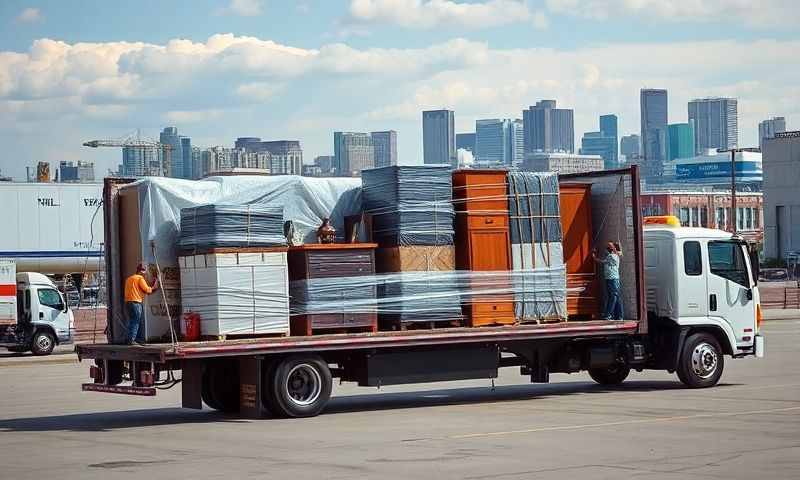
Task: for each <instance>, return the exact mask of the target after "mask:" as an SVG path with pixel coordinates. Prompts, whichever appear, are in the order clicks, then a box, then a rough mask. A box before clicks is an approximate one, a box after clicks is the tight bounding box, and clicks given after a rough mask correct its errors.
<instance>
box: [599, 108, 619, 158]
mask: <svg viewBox="0 0 800 480" xmlns="http://www.w3.org/2000/svg"><path fill="white" fill-rule="evenodd" d="M617 124H618V120H617V116H616V115H614V114H608V115H600V133H601V134H603V136H604V137H610V138H613V139H614V153H613V154H612V155H611V158H610V165H609V166H607V167H606V168H609V167H610V168H616V167H617V166H618V165H619V136H618V133H617ZM603 158H605V157H603Z"/></svg>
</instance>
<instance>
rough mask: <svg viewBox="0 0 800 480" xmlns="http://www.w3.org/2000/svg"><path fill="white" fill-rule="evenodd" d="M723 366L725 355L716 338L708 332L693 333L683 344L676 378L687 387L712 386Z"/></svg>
mask: <svg viewBox="0 0 800 480" xmlns="http://www.w3.org/2000/svg"><path fill="white" fill-rule="evenodd" d="M724 367H725V357H724V355H723V353H722V348H720V346H719V342H717V339H716V338H714V336H713V335H710V334H708V333H695V334H694V335H691V336H690V337H689V338H687V339H686V343H684V344H683V351H682V352H681V356H680V360H679V363H678V378H679V379H680V380H681V382H683V384H684V385H686V386H687V387H689V388H706V387H713V386H714V385H716V384H717V382H719V379H720V377H721V376H722V370H723V368H724Z"/></svg>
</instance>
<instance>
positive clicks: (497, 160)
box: [474, 118, 511, 165]
mask: <svg viewBox="0 0 800 480" xmlns="http://www.w3.org/2000/svg"><path fill="white" fill-rule="evenodd" d="M510 124H511V121H510V120H507V119H499V118H492V119H482V120H476V121H475V152H474V153H475V161H476V162H479V163H481V164H497V165H509V164H510V163H511V151H510V145H511V132H510V128H511V125H510Z"/></svg>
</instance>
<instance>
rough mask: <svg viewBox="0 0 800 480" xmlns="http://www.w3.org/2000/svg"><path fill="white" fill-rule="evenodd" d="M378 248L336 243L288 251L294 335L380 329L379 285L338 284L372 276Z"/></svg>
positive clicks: (368, 244)
mask: <svg viewBox="0 0 800 480" xmlns="http://www.w3.org/2000/svg"><path fill="white" fill-rule="evenodd" d="M377 246H378V245H377V244H374V243H333V244H307V245H301V246H297V247H290V248H289V282H290V283H289V292H290V296H291V301H292V302H294V305H292V312H293V313H292V316H291V334H292V335H312V334H315V333H319V332H320V331H323V332H322V333H332V331H364V332H376V331H377V330H378V316H377V313H376V309H377V300H376V286H375V284H374V283H373V282H365V283H364V284H362V283H360V282H357V281H353V280H342V281H341V282H338V281H337V278H340V277H348V278H352V277H360V276H372V275H374V274H375V248H376V247H377ZM371 301H372V302H371ZM351 302H358V304H359V305H360V306H359V307H358V308H356V309H353V308H351V307H348V303H351ZM370 305H375V307H374V308H372V307H371V306H370ZM298 310H299V312H298ZM296 312H297V313H296Z"/></svg>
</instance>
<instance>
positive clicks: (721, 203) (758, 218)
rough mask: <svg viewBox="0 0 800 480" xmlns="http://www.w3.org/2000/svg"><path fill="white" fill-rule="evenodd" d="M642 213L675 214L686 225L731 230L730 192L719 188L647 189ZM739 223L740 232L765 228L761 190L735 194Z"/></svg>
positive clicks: (643, 197) (737, 221)
mask: <svg viewBox="0 0 800 480" xmlns="http://www.w3.org/2000/svg"><path fill="white" fill-rule="evenodd" d="M641 208H642V215H644V216H653V215H674V216H676V217H678V219H680V221H681V225H683V226H685V227H706V228H718V229H720V230H726V231H731V230H732V229H733V228H732V227H733V224H732V220H733V214H732V212H731V196H730V194H729V193H720V192H657V193H652V192H645V193H642V196H641ZM736 223H737V231H740V232H763V230H764V197H763V196H762V195H761V194H760V193H742V192H738V193H737V194H736Z"/></svg>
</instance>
